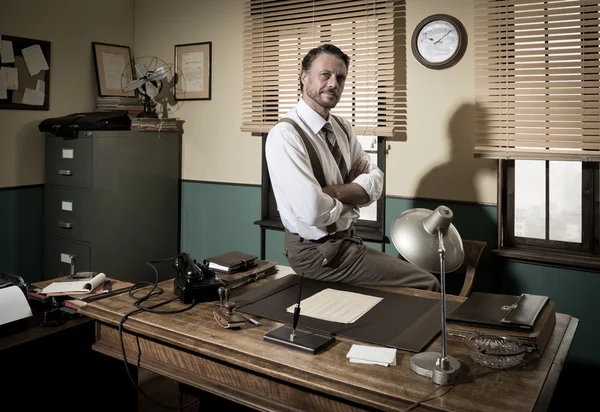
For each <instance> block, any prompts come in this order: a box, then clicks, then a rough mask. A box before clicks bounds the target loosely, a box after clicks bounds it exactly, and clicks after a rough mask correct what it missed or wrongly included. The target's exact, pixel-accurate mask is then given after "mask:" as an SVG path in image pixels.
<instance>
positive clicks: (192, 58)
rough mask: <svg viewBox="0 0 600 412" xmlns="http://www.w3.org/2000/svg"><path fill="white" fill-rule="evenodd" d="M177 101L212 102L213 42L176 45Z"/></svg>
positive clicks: (175, 93)
mask: <svg viewBox="0 0 600 412" xmlns="http://www.w3.org/2000/svg"><path fill="white" fill-rule="evenodd" d="M175 73H177V76H178V80H177V82H176V84H175V90H174V95H175V100H210V99H211V93H212V85H211V83H212V42H205V43H188V44H177V45H175Z"/></svg>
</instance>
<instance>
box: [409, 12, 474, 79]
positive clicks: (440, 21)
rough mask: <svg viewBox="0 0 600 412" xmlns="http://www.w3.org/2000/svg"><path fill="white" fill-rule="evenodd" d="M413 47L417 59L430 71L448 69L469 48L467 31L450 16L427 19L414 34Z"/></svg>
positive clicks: (418, 26) (438, 15)
mask: <svg viewBox="0 0 600 412" xmlns="http://www.w3.org/2000/svg"><path fill="white" fill-rule="evenodd" d="M411 47H412V51H413V54H414V55H415V57H416V59H417V60H418V61H419V63H421V64H422V65H423V66H425V67H428V68H430V69H436V70H439V69H446V68H448V67H452V66H454V65H455V64H456V63H457V62H458V61H459V60H460V59H462V57H463V55H464V54H465V50H466V48H467V31H466V30H465V27H464V26H463V25H462V23H461V22H460V21H459V20H458V19H457V18H455V17H453V16H450V15H448V14H434V15H432V16H429V17H427V18H425V19H424V20H423V21H421V23H419V24H418V25H417V27H416V28H415V30H414V32H413V36H412V41H411Z"/></svg>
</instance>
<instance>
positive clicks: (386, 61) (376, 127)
mask: <svg viewBox="0 0 600 412" xmlns="http://www.w3.org/2000/svg"><path fill="white" fill-rule="evenodd" d="M404 22H405V1H404V0H402V1H391V0H345V1H341V0H311V1H301V0H248V1H246V3H245V5H244V31H243V36H244V55H243V67H244V70H243V92H242V106H243V107H242V112H243V113H242V126H241V130H242V131H246V132H257V133H266V132H268V131H269V130H270V129H271V127H273V126H274V125H275V124H276V123H277V121H278V120H279V119H280V118H281V117H283V116H284V115H285V114H286V113H287V112H288V111H289V110H290V109H291V108H292V106H294V105H295V104H296V102H297V101H298V99H299V98H300V83H299V75H300V71H301V67H302V58H303V57H304V56H305V55H306V53H307V52H308V51H309V50H310V49H312V48H313V47H317V46H319V45H320V44H323V43H332V44H334V45H336V46H337V47H339V48H340V49H341V50H342V51H343V52H344V53H346V54H347V55H348V56H350V67H349V70H348V71H349V73H348V77H347V79H346V85H345V88H344V92H343V94H342V98H341V100H340V102H339V103H338V105H337V106H336V108H335V109H333V110H332V113H334V114H336V115H339V116H343V117H344V118H346V119H347V120H349V121H351V122H352V125H353V128H354V130H355V132H356V133H357V134H362V135H375V136H386V137H403V135H404V136H405V134H406V57H405V56H406V53H405V49H406V45H405V43H406V42H405V38H406V34H405V26H404Z"/></svg>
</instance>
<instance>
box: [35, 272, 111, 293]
mask: <svg viewBox="0 0 600 412" xmlns="http://www.w3.org/2000/svg"><path fill="white" fill-rule="evenodd" d="M105 280H106V275H105V274H104V273H99V274H97V275H96V276H94V277H93V278H91V279H88V280H73V281H66V282H54V283H51V284H50V285H48V286H46V287H45V288H44V289H42V291H41V292H40V293H42V294H87V293H90V292H91V291H92V290H94V289H96V288H97V287H98V286H100V285H102V284H104V281H105Z"/></svg>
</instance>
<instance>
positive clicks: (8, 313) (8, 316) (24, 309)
mask: <svg viewBox="0 0 600 412" xmlns="http://www.w3.org/2000/svg"><path fill="white" fill-rule="evenodd" d="M30 316H32V313H31V307H30V306H29V302H27V298H26V297H25V294H24V293H23V291H22V290H21V289H20V288H19V287H18V286H9V287H6V288H2V289H0V325H4V324H5V323H9V322H14V321H16V320H19V319H23V318H28V317H30Z"/></svg>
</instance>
